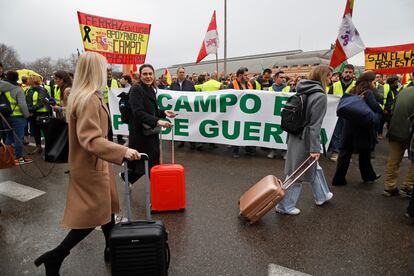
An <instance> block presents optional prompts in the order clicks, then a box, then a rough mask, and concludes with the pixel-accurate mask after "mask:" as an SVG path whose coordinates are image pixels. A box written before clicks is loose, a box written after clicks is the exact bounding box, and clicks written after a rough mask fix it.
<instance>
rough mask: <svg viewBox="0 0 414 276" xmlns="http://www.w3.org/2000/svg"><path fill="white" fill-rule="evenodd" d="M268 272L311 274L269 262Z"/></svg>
mask: <svg viewBox="0 0 414 276" xmlns="http://www.w3.org/2000/svg"><path fill="white" fill-rule="evenodd" d="M268 272H269V273H268V275H269V276H310V274H306V273H303V272H300V271H296V270H293V269H290V268H287V267H283V266H280V265H276V264H269V266H268Z"/></svg>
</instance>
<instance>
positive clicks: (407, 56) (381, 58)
mask: <svg viewBox="0 0 414 276" xmlns="http://www.w3.org/2000/svg"><path fill="white" fill-rule="evenodd" d="M365 70H371V71H374V72H376V73H381V74H387V75H390V74H404V73H411V72H413V71H414V44H404V45H396V46H388V47H379V48H366V49H365Z"/></svg>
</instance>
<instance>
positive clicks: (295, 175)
mask: <svg viewBox="0 0 414 276" xmlns="http://www.w3.org/2000/svg"><path fill="white" fill-rule="evenodd" d="M315 162H316V159H315V158H314V157H312V156H309V157H308V158H307V159H306V160H305V161H303V163H302V164H301V165H300V166H299V168H297V169H296V170H295V171H294V172H293V173H292V174H291V175H289V176H288V177H287V178H286V179H285V181H283V185H282V188H283V189H284V190H286V189H288V188H289V187H290V186H292V185H293V184H294V183H295V182H296V180H298V179H299V178H300V177H301V176H302V175H303V174H304V173H305V172H306V171H307V170H308V169H309V168H310V167H312V165H313V164H314V163H315Z"/></svg>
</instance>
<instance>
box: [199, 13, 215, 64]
mask: <svg viewBox="0 0 414 276" xmlns="http://www.w3.org/2000/svg"><path fill="white" fill-rule="evenodd" d="M218 47H219V37H218V32H217V23H216V11H214V13H213V16H212V17H211V21H210V24H209V25H208V29H207V33H206V36H205V37H204V41H203V43H201V49H200V52H199V53H198V57H197V61H196V63H199V62H200V61H202V60H203V59H204V58H205V57H206V56H208V55H209V54H217V48H218Z"/></svg>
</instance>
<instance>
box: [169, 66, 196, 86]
mask: <svg viewBox="0 0 414 276" xmlns="http://www.w3.org/2000/svg"><path fill="white" fill-rule="evenodd" d="M185 76H186V75H185V69H184V67H178V69H177V81H175V82H174V83H172V84H171V87H170V90H175V91H195V88H194V83H192V82H191V81H189V80H187V79H186V77H185Z"/></svg>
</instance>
